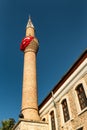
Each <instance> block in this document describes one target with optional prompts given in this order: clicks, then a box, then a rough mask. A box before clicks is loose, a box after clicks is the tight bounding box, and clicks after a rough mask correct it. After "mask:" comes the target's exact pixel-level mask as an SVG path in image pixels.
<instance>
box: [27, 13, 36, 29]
mask: <svg viewBox="0 0 87 130" xmlns="http://www.w3.org/2000/svg"><path fill="white" fill-rule="evenodd" d="M26 28H34V25H33V23H32V21H31V17H30V16H29V19H28V23H27V26H26Z"/></svg>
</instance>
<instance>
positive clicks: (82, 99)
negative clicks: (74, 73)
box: [76, 84, 87, 110]
mask: <svg viewBox="0 0 87 130" xmlns="http://www.w3.org/2000/svg"><path fill="white" fill-rule="evenodd" d="M76 92H77V96H78V100H79V104H80V107H81V110H83V109H84V108H85V107H87V98H86V94H85V91H84V88H83V85H82V84H79V85H78V86H77V87H76Z"/></svg>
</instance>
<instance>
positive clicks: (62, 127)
mask: <svg viewBox="0 0 87 130" xmlns="http://www.w3.org/2000/svg"><path fill="white" fill-rule="evenodd" d="M80 83H82V84H83V87H84V90H85V93H86V97H87V74H85V75H83V76H81V78H79V80H78V81H77V82H75V83H74V84H73V85H72V86H71V87H70V89H69V91H68V92H67V93H65V94H64V95H63V96H62V97H61V98H60V100H59V101H57V102H56V107H54V106H52V107H51V108H50V110H49V111H48V112H47V113H45V114H44V115H43V116H42V117H41V118H42V119H43V118H46V120H45V122H48V124H49V130H52V129H51V121H50V112H51V111H54V114H55V122H56V130H78V129H79V128H80V127H83V130H87V107H86V108H85V109H83V110H81V109H80V105H79V101H78V97H77V94H76V90H75V88H76V87H77V85H78V84H80ZM63 99H66V100H67V105H68V110H69V115H70V120H68V121H67V122H66V123H65V122H64V116H63V110H62V106H61V102H62V100H63Z"/></svg>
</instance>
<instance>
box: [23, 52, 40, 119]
mask: <svg viewBox="0 0 87 130" xmlns="http://www.w3.org/2000/svg"><path fill="white" fill-rule="evenodd" d="M22 97H23V99H22V113H23V115H24V118H26V119H29V120H36V119H37V120H38V105H37V104H38V103H37V79H36V54H35V53H34V52H26V53H25V54H24V76H23V96H22Z"/></svg>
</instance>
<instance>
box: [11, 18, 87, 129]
mask: <svg viewBox="0 0 87 130" xmlns="http://www.w3.org/2000/svg"><path fill="white" fill-rule="evenodd" d="M38 47H39V44H38V40H37V39H36V37H35V29H34V26H33V24H32V21H31V19H30V18H29V20H28V24H27V26H26V37H25V38H24V39H23V40H22V44H21V50H22V51H23V52H24V73H23V91H22V92H23V93H22V108H21V113H20V115H19V121H18V123H17V124H16V125H15V127H14V128H13V130H87V50H86V51H85V52H84V53H83V54H82V55H81V56H80V58H79V59H78V60H77V61H76V62H75V63H74V65H73V66H72V67H71V68H70V69H69V71H68V72H67V73H66V74H65V75H64V76H63V77H62V79H61V80H60V81H59V82H58V83H57V85H56V86H55V87H54V88H53V90H52V91H51V92H50V93H49V94H48V96H47V97H46V98H45V99H44V101H43V102H42V103H41V104H40V105H39V106H38V103H37V99H38V97H37V80H36V79H37V78H36V53H37V52H38Z"/></svg>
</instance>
